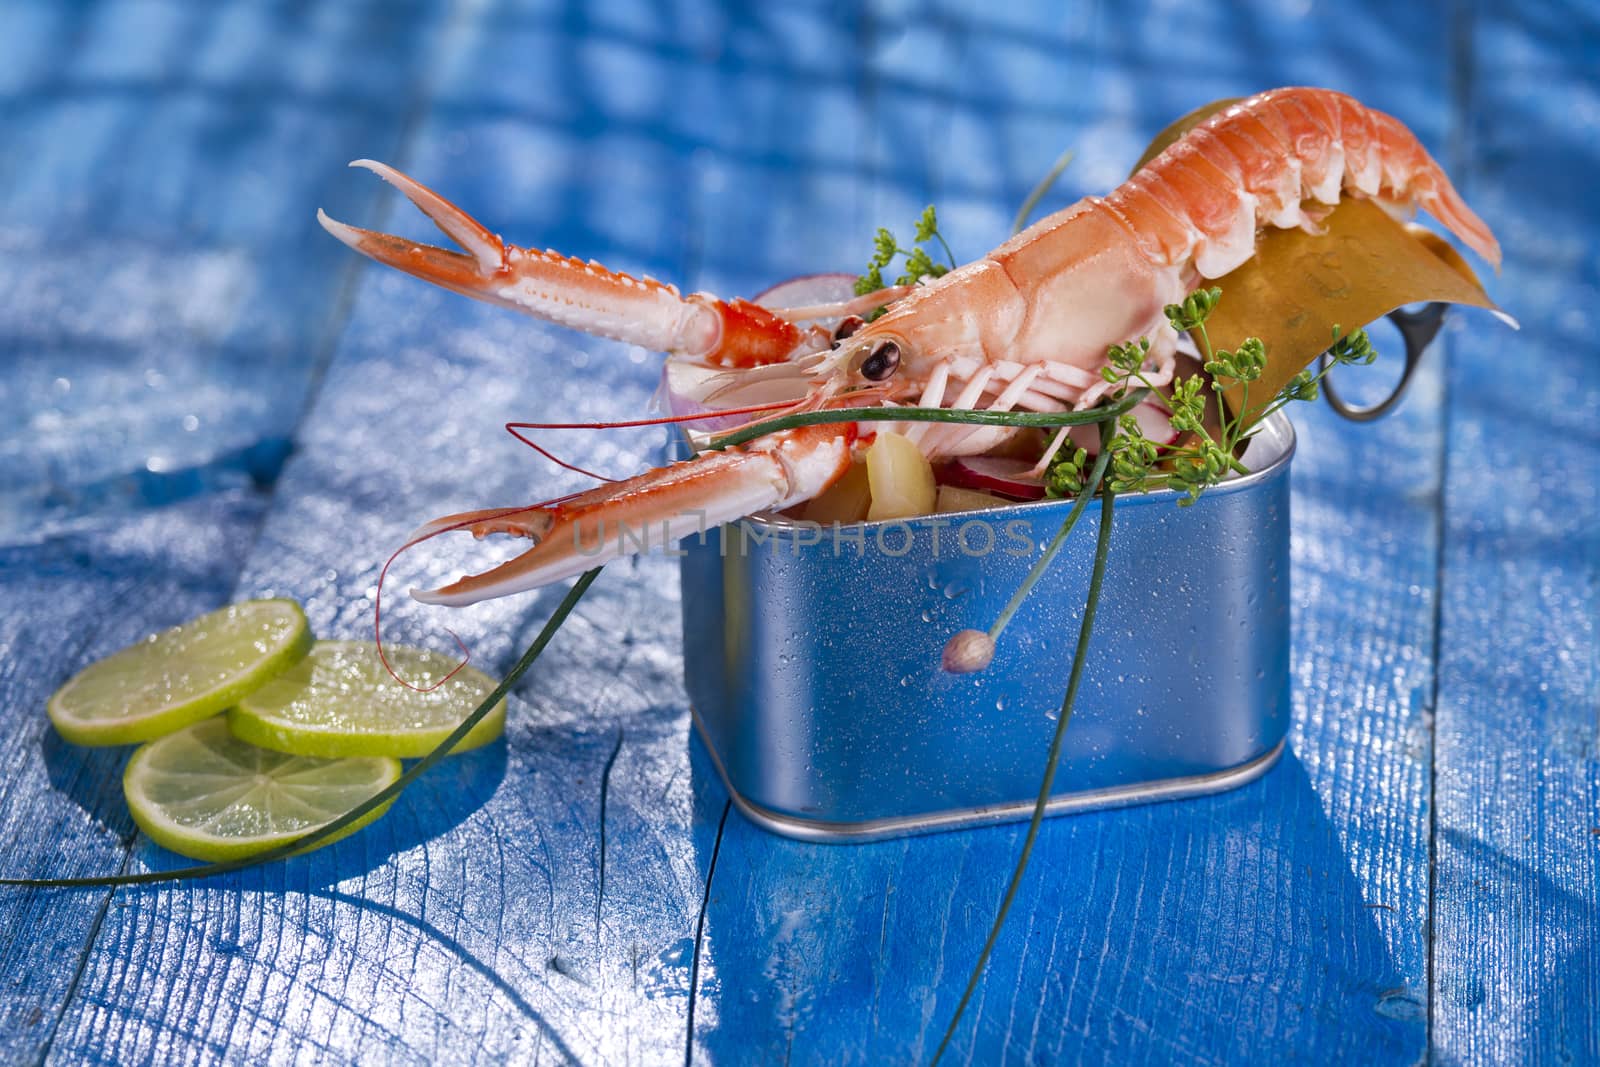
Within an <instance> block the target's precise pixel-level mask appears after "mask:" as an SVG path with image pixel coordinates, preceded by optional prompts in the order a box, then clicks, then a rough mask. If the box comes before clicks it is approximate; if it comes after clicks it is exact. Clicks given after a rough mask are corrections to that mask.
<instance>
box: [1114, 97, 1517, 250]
mask: <svg viewBox="0 0 1600 1067" xmlns="http://www.w3.org/2000/svg"><path fill="white" fill-rule="evenodd" d="M1346 193H1348V194H1350V195H1354V196H1365V197H1370V198H1371V199H1373V200H1375V201H1376V202H1378V203H1379V204H1382V205H1383V206H1384V207H1386V208H1388V209H1390V210H1392V211H1394V212H1396V213H1409V212H1411V211H1413V210H1415V209H1416V208H1419V207H1420V208H1422V209H1423V210H1424V211H1427V212H1428V213H1429V214H1431V215H1433V216H1434V217H1435V218H1437V219H1438V220H1439V221H1440V222H1442V223H1444V224H1445V226H1447V227H1448V228H1449V229H1450V231H1451V232H1452V233H1454V234H1455V235H1456V236H1457V237H1459V238H1461V240H1462V241H1464V242H1465V243H1466V244H1467V245H1468V246H1469V247H1470V248H1472V249H1473V250H1474V251H1475V252H1477V253H1478V254H1479V255H1481V256H1483V258H1484V259H1486V260H1488V261H1489V262H1490V263H1492V264H1494V265H1495V266H1496V267H1499V265H1500V245H1499V242H1497V241H1496V240H1495V237H1494V234H1493V233H1491V232H1490V230H1489V227H1488V226H1487V225H1486V224H1485V223H1484V221H1483V220H1482V219H1480V218H1479V217H1478V216H1477V215H1476V214H1474V213H1473V211H1472V209H1471V208H1469V207H1467V205H1466V203H1465V201H1463V200H1462V199H1461V195H1460V194H1459V193H1457V192H1456V189H1455V187H1454V186H1453V185H1451V183H1450V179H1449V178H1448V177H1446V176H1445V173H1444V171H1443V170H1442V169H1441V168H1440V166H1439V164H1438V163H1437V162H1435V161H1434V159H1433V157H1432V156H1430V155H1429V154H1428V152H1427V150H1426V149H1424V148H1423V147H1422V144H1421V143H1420V142H1419V141H1418V140H1417V138H1416V136H1415V135H1414V134H1413V133H1412V132H1411V131H1410V130H1408V129H1407V128H1406V127H1405V125H1404V124H1403V123H1401V122H1400V121H1399V120H1397V119H1394V118H1392V117H1390V116H1389V115H1385V114H1383V113H1382V112H1379V111H1373V110H1371V109H1369V108H1367V107H1365V106H1363V105H1362V104H1360V103H1359V102H1357V101H1356V100H1354V99H1352V98H1351V97H1349V96H1346V95H1344V94H1343V93H1336V92H1333V91H1331V90H1327V89H1309V88H1289V89H1274V90H1271V91H1270V92H1265V93H1261V94H1259V95H1257V96H1253V97H1250V98H1249V99H1248V100H1243V101H1240V102H1239V103H1237V104H1234V105H1233V106H1231V107H1228V108H1226V109H1224V110H1223V111H1221V112H1219V113H1218V114H1216V115H1214V116H1212V117H1211V118H1210V119H1207V120H1206V121H1205V122H1202V123H1200V124H1199V125H1198V126H1196V127H1195V128H1194V129H1193V130H1191V131H1190V132H1189V134H1188V135H1187V136H1185V137H1183V138H1182V139H1181V140H1179V141H1177V142H1176V143H1174V144H1173V145H1172V146H1171V147H1169V148H1168V149H1167V150H1166V151H1164V152H1162V153H1161V154H1160V155H1159V156H1157V157H1156V158H1155V159H1153V160H1151V161H1150V162H1149V163H1148V164H1146V165H1145V166H1144V167H1143V168H1142V169H1141V170H1140V171H1139V172H1138V173H1137V174H1135V175H1134V176H1133V177H1132V178H1130V179H1129V180H1128V181H1127V182H1126V183H1125V184H1124V185H1122V186H1121V187H1120V188H1118V189H1117V190H1116V191H1114V192H1113V193H1111V194H1110V195H1108V196H1107V197H1106V198H1105V199H1104V201H1102V203H1103V204H1104V205H1105V206H1106V207H1107V208H1109V209H1110V210H1111V211H1112V212H1114V213H1115V214H1116V215H1117V216H1118V217H1119V218H1121V219H1122V220H1123V222H1124V224H1126V225H1127V226H1128V227H1129V228H1130V229H1131V230H1133V231H1134V233H1135V234H1136V235H1137V236H1138V238H1139V240H1140V241H1141V243H1142V244H1143V245H1144V246H1145V250H1146V254H1147V255H1149V256H1150V257H1151V259H1152V260H1154V261H1157V262H1164V263H1168V264H1176V263H1183V262H1185V261H1188V260H1189V259H1191V258H1192V260H1193V264H1194V267H1195V270H1196V271H1197V273H1198V274H1199V275H1200V276H1201V277H1205V278H1217V277H1221V276H1222V275H1224V274H1227V273H1228V272H1229V271H1231V270H1233V268H1235V267H1237V266H1239V264H1241V263H1243V262H1244V261H1245V260H1246V259H1248V258H1250V256H1251V255H1252V254H1253V253H1254V251H1255V233H1256V230H1257V229H1258V228H1259V227H1260V226H1263V225H1272V226H1278V227H1281V228H1289V227H1295V226H1300V227H1305V228H1307V229H1310V230H1313V231H1315V230H1316V228H1317V220H1318V217H1319V215H1320V214H1321V212H1322V211H1323V210H1326V209H1325V208H1319V207H1318V205H1330V206H1331V205H1334V204H1337V203H1338V202H1339V199H1340V197H1341V195H1343V194H1346ZM1308 201H1309V202H1310V204H1309V206H1308V204H1307V202H1308Z"/></svg>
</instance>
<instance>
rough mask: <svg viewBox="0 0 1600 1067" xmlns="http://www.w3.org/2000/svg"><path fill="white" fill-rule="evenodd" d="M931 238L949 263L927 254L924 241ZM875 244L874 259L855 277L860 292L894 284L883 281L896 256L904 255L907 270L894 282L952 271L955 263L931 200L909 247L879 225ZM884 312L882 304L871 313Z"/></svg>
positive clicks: (860, 293) (867, 291)
mask: <svg viewBox="0 0 1600 1067" xmlns="http://www.w3.org/2000/svg"><path fill="white" fill-rule="evenodd" d="M929 241H938V242H939V245H940V247H941V248H943V249H944V254H945V258H946V259H948V260H949V261H950V264H949V266H946V265H945V264H943V263H939V262H936V261H935V260H934V258H933V257H932V256H930V255H929V254H928V250H927V249H926V248H924V247H923V245H924V244H926V243H927V242H929ZM872 248H873V254H872V260H871V262H869V263H868V264H867V269H866V271H865V272H864V273H863V274H862V275H861V277H859V278H857V279H856V295H857V296H865V295H866V294H867V293H875V292H877V291H878V290H879V289H883V288H886V287H887V286H888V285H889V284H891V283H887V282H885V281H884V278H883V272H884V270H885V269H886V268H888V267H889V265H890V264H891V263H893V262H894V261H895V258H896V257H902V256H903V257H904V258H905V263H904V270H902V271H901V273H900V274H899V275H898V276H896V278H895V280H894V282H893V283H892V284H894V285H915V284H916V283H917V282H919V281H921V280H922V279H923V278H938V277H941V276H943V275H945V274H948V273H950V270H951V268H953V267H954V266H955V265H956V257H955V253H954V252H952V251H950V244H949V242H947V241H946V240H945V239H944V235H943V234H942V233H940V232H939V216H938V214H937V213H936V212H935V211H934V210H933V205H932V204H929V205H928V206H927V207H925V208H923V209H922V216H921V218H919V219H917V226H916V241H915V242H914V243H913V244H912V246H911V247H910V248H902V247H900V242H899V241H897V240H896V239H895V236H894V234H892V233H890V232H889V231H888V230H886V229H884V228H882V227H879V229H878V232H877V234H876V235H874V237H873V238H872ZM881 314H883V309H882V308H879V309H878V310H877V311H876V312H874V313H873V315H872V316H870V317H876V316H877V315H881Z"/></svg>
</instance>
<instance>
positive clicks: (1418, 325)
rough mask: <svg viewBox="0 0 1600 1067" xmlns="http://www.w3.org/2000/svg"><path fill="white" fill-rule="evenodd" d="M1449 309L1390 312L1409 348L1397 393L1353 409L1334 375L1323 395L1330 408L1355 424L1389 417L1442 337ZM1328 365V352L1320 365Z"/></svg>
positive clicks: (1433, 306) (1324, 383)
mask: <svg viewBox="0 0 1600 1067" xmlns="http://www.w3.org/2000/svg"><path fill="white" fill-rule="evenodd" d="M1449 308H1450V305H1449V304H1444V303H1432V304H1428V305H1426V306H1425V307H1423V308H1422V309H1421V310H1420V311H1407V310H1405V309H1404V308H1396V309H1395V310H1394V311H1391V312H1389V321H1390V322H1392V323H1394V324H1395V328H1396V329H1398V330H1399V331H1400V337H1401V339H1402V340H1403V341H1405V345H1406V365H1405V369H1404V370H1403V371H1401V372H1400V381H1399V382H1398V383H1396V385H1395V387H1394V392H1392V393H1390V394H1389V395H1388V396H1387V397H1385V398H1384V399H1383V400H1380V401H1378V403H1376V404H1373V405H1371V406H1370V407H1364V408H1361V407H1352V406H1351V405H1350V404H1348V403H1346V402H1345V400H1344V398H1343V397H1341V396H1340V395H1339V393H1338V391H1337V390H1336V389H1335V388H1334V387H1333V376H1332V375H1329V376H1327V377H1325V378H1323V379H1322V395H1323V396H1325V397H1327V399H1328V406H1329V407H1331V408H1333V410H1334V411H1336V412H1338V413H1339V414H1340V415H1342V416H1343V417H1345V418H1347V419H1349V420H1350V421H1351V422H1371V421H1372V420H1373V419H1376V418H1378V417H1380V416H1382V415H1385V414H1387V413H1388V412H1389V410H1390V409H1391V408H1393V407H1394V406H1395V405H1396V404H1398V403H1399V402H1400V398H1401V397H1402V396H1404V395H1405V391H1406V387H1407V386H1408V385H1410V384H1411V376H1412V374H1413V373H1415V371H1416V369H1417V364H1419V363H1421V362H1422V353H1423V352H1425V351H1427V348H1428V345H1429V344H1431V343H1432V341H1433V339H1434V338H1435V337H1437V336H1438V335H1439V328H1440V327H1441V326H1443V325H1444V313H1445V312H1446V311H1447V310H1449ZM1327 365H1328V356H1327V353H1323V354H1322V356H1321V357H1319V359H1318V366H1319V368H1325V367H1327Z"/></svg>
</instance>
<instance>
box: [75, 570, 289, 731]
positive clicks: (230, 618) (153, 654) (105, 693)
mask: <svg viewBox="0 0 1600 1067" xmlns="http://www.w3.org/2000/svg"><path fill="white" fill-rule="evenodd" d="M311 641H312V639H311V628H310V626H308V625H307V624H306V616H305V612H303V611H301V610H300V605H299V604H296V603H295V602H294V601H292V600H248V601H245V602H244V603H242V604H230V605H228V606H227V607H225V608H222V609H221V610H219V611H213V612H212V613H211V614H209V615H202V616H200V617H199V618H198V619H195V620H194V621H193V622H186V623H184V624H183V625H182V626H177V627H174V628H173V629H171V630H166V631H164V632H162V633H159V634H151V635H150V636H149V637H147V638H145V639H144V640H143V641H140V642H139V643H138V644H136V645H130V646H129V647H127V648H125V649H123V650H122V651H120V652H114V653H112V654H111V655H109V656H107V657H106V658H105V659H103V660H100V661H99V662H97V663H91V664H89V666H87V667H85V668H84V669H83V670H81V671H79V672H78V673H77V674H76V675H74V676H73V677H72V679H71V680H70V681H68V682H67V684H66V685H64V686H62V687H61V688H60V689H57V690H56V692H55V695H54V696H52V697H51V698H50V702H49V704H48V705H46V709H45V710H46V711H47V712H48V713H49V715H50V721H51V722H53V723H55V726H56V729H57V730H58V731H60V733H61V736H62V737H64V738H66V739H67V740H68V741H71V742H73V743H74V744H79V745H128V744H133V743H135V742H138V741H149V740H152V739H153V738H157V737H160V736H162V735H163V734H169V733H171V732H172V731H174V730H178V729H181V728H183V727H185V726H188V725H189V724H190V723H195V722H199V721H200V720H201V719H208V718H210V717H211V716H213V715H215V714H216V713H217V712H219V711H221V710H222V709H223V708H225V707H227V706H228V705H229V704H232V703H233V702H234V701H236V700H238V699H239V698H240V697H241V696H243V695H244V694H246V693H248V692H250V690H252V689H254V688H256V687H257V686H259V685H261V684H262V683H263V682H265V681H267V679H269V678H271V677H272V676H273V675H275V674H277V673H278V672H279V671H281V670H283V669H284V668H285V667H288V666H289V665H290V664H292V663H294V662H295V661H296V660H298V659H300V657H302V656H304V655H305V654H306V651H307V650H308V649H309V648H310V647H311Z"/></svg>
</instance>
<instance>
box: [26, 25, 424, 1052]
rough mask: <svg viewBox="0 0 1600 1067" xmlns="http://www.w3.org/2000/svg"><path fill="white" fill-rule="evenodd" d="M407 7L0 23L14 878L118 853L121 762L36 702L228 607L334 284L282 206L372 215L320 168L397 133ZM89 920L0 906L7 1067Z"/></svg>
mask: <svg viewBox="0 0 1600 1067" xmlns="http://www.w3.org/2000/svg"><path fill="white" fill-rule="evenodd" d="M425 14H426V12H425V10H423V9H415V8H414V9H411V10H397V9H395V8H393V7H391V6H389V5H367V6H364V7H357V6H355V5H346V6H343V7H340V8H339V9H337V10H323V11H317V12H311V13H309V14H307V15H306V16H305V17H302V16H300V15H296V14H294V13H290V12H276V13H275V12H274V11H272V10H271V9H268V8H264V7H248V6H244V5H239V6H234V7H228V8H216V7H207V6H201V7H195V6H192V5H178V4H167V3H143V4H135V3H106V4H57V3H44V2H38V3H29V2H19V3H15V4H7V5H5V7H4V9H3V10H0V141H3V142H4V143H5V145H6V150H5V152H4V153H3V155H0V286H3V287H4V291H5V293H6V299H5V300H4V301H0V366H3V368H4V372H3V373H0V416H3V418H0V595H3V597H4V600H5V603H6V605H7V611H6V613H5V616H4V619H3V621H0V648H3V649H4V650H5V654H4V655H3V656H0V664H3V666H0V716H3V719H0V727H3V734H4V741H3V743H0V747H3V753H4V755H3V765H4V766H5V768H6V772H5V775H4V783H3V785H0V827H3V828H4V833H3V834H0V840H3V841H4V844H3V845H0V869H3V870H4V871H5V872H6V873H7V874H18V873H44V872H59V873H63V874H84V873H90V872H94V873H105V872H108V871H110V872H114V871H116V870H117V869H119V867H121V865H122V864H123V863H124V862H125V860H126V856H127V850H128V847H129V845H130V843H131V841H132V838H133V828H132V825H131V823H130V822H129V821H128V817H127V815H126V813H125V810H124V807H123V804H122V801H121V789H120V770H121V765H122V761H123V759H124V758H125V755H126V751H125V750H112V751H87V750H81V749H76V748H74V747H72V746H69V745H65V744H63V743H62V742H61V741H60V740H59V738H57V737H56V736H55V734H54V733H53V732H52V731H51V730H50V729H49V728H48V726H47V724H46V722H45V719H44V715H43V710H44V704H45V701H46V699H47V698H48V696H49V694H50V693H51V692H52V691H53V690H54V689H55V688H56V687H57V686H58V685H60V684H61V683H62V682H63V681H65V680H66V679H67V678H68V677H69V676H70V675H71V674H73V673H74V672H75V671H77V670H78V669H79V668H81V667H82V666H83V665H85V664H86V663H88V662H90V661H92V660H93V659H95V658H97V657H100V656H103V655H105V654H107V653H109V652H111V651H114V650H115V649H116V648H118V647H120V646H122V645H125V644H128V643H131V642H133V641H135V640H137V639H138V638H140V637H142V636H144V635H145V634H148V633H150V632H152V631H153V630H156V629H159V628H161V627H165V626H168V625H172V624H175V623H178V622H181V621H183V620H185V619H187V618H189V617H192V616H193V615H196V614H198V613H200V612H202V611H205V610H208V609H210V608H213V607H215V606H217V605H218V604H219V603H222V602H224V601H225V600H227V599H228V597H229V595H230V594H231V592H232V591H233V590H234V588H235V586H236V583H237V580H238V574H239V567H240V563H241V560H242V559H243V557H244V556H245V554H246V552H247V551H248V549H249V546H250V544H251V542H252V541H253V539H254V538H255V536H256V533H257V531H258V529H259V525H260V522H261V519H262V517H263V515H264V513H265V509H266V503H267V494H266V490H267V489H268V488H270V486H271V484H272V482H273V480H274V479H275V478H276V475H277V471H278V468H279V466H280V465H281V463H282V461H283V457H284V456H285V455H286V453H287V452H288V449H289V442H290V440H291V437H292V434H293V429H294V425H295V423H296V422H297V420H298V419H299V417H300V414H301V411H302V409H303V407H304V405H305V401H306V398H307V396H308V395H309V393H310V391H311V389H312V388H313V386H314V382H315V379H316V375H317V372H318V370H319V367H320V365H321V363H322V362H324V361H325V359H326V356H327V354H328V350H329V345H330V334H329V331H330V323H331V321H332V320H333V319H334V318H335V315H336V312H337V310H338V307H339V301H338V296H339V293H340V290H341V287H342V278H343V276H344V275H343V267H344V263H345V261H344V259H343V258H342V257H341V256H339V255H338V254H337V253H336V252H335V251H334V250H332V249H329V248H328V247H327V242H326V241H325V239H323V237H322V235H321V234H320V233H318V232H316V231H315V230H314V229H313V228H312V227H311V226H310V225H308V219H307V218H306V217H305V216H304V205H305V204H306V203H307V202H308V201H309V202H315V201H317V200H320V199H324V198H326V199H327V200H328V201H329V202H331V203H338V204H340V205H342V207H343V208H344V210H346V211H349V212H351V213H357V214H359V213H360V212H361V211H362V209H363V205H365V204H368V203H370V202H371V200H372V196H371V193H370V191H364V190H359V189H352V188H350V187H348V186H346V185H345V184H344V183H343V173H342V168H341V167H340V166H339V164H338V161H336V160H335V159H334V158H332V156H333V153H332V152H331V151H328V149H330V148H332V147H333V146H337V147H338V150H339V151H340V152H343V151H346V150H348V149H349V147H350V146H352V144H354V145H355V146H357V147H363V148H364V149H365V150H374V151H375V150H379V149H382V148H385V147H387V146H390V145H392V144H394V143H396V142H397V141H398V140H399V136H400V131H401V129H402V126H403V124H404V121H405V118H406V114H407V111H408V108H409V106H410V104H411V93H412V90H411V89H410V88H409V87H408V86H407V84H406V83H407V72H408V71H414V70H416V69H417V66H418V64H417V62H416V60H417V57H418V54H419V46H425V45H426V40H427V38H426V35H425V34H419V33H418V32H417V31H418V30H420V29H423V28H425V26H426V21H425V20H424V21H421V22H418V21H417V16H421V15H425ZM380 53H382V54H380ZM319 147H320V151H319V152H317V153H311V152H309V150H311V149H314V148H319ZM308 155H314V156H315V157H316V158H315V159H309V158H308ZM336 178H337V179H338V184H337V185H336V184H335V182H334V179H336ZM289 205H293V209H292V210H293V218H292V219H291V217H290V214H289V207H288V206H289ZM108 900H109V897H108V895H107V894H106V893H104V892H103V891H95V892H86V893H70V894H64V893H39V892H23V891H20V890H5V891H4V892H3V893H0V964H3V966H4V967H5V970H6V972H7V974H8V975H11V976H12V984H11V986H10V987H9V992H8V995H7V997H6V998H5V1001H4V1003H3V1005H0V1059H4V1060H6V1061H7V1062H11V1061H27V1060H32V1059H36V1058H38V1057H39V1056H40V1055H41V1053H42V1052H43V1051H44V1050H46V1049H48V1048H49V1047H50V1042H51V1041H52V1039H53V1034H54V1033H55V1032H56V1027H57V1023H58V1020H59V1017H60V1014H61V1011H62V1007H63V1004H64V1002H65V1001H66V1000H67V998H68V997H69V996H70V995H72V993H73V991H74V989H76V990H77V992H78V993H79V994H89V995H92V994H93V991H92V990H85V989H83V988H82V987H81V986H78V985H76V983H77V982H78V979H79V970H78V967H79V965H80V963H81V962H82V960H83V958H84V955H85V952H86V951H87V945H88V943H89V941H90V939H91V938H92V937H93V935H94V932H95V931H96V929H98V927H99V925H100V923H101V922H102V919H103V916H104V915H105V914H106V909H107V904H108Z"/></svg>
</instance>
